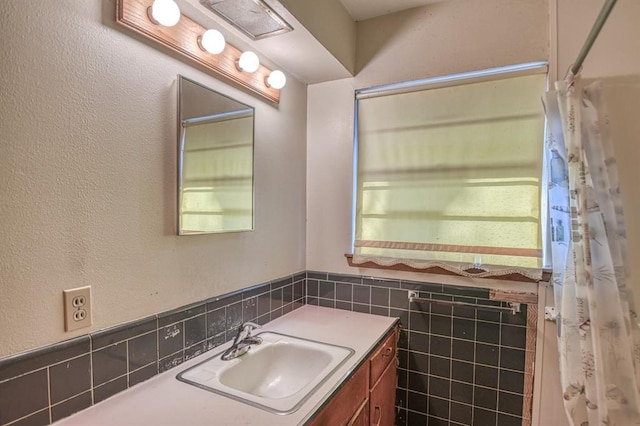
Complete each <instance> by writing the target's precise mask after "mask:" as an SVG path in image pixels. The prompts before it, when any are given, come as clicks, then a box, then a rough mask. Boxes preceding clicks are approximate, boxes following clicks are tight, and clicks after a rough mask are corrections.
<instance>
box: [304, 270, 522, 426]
mask: <svg viewBox="0 0 640 426" xmlns="http://www.w3.org/2000/svg"><path fill="white" fill-rule="evenodd" d="M408 290H413V291H418V292H419V296H420V297H423V298H431V299H442V300H448V301H459V302H466V303H470V304H480V305H493V306H502V305H504V306H506V304H504V303H503V302H498V301H493V300H490V299H489V290H488V289H478V288H468V287H455V286H448V285H441V284H430V283H421V282H413V281H400V280H386V279H378V278H372V277H361V276H352V275H336V274H328V273H325V272H311V271H308V272H307V303H308V304H310V305H319V306H327V307H330V308H337V309H346V310H351V311H356V312H364V313H371V314H376V315H385V316H392V317H399V318H400V321H401V324H402V328H403V329H402V331H401V335H400V342H399V350H398V355H399V368H398V390H397V398H396V408H397V410H398V415H397V419H396V424H397V425H402V426H404V425H407V426H420V425H429V426H434V425H435V426H439V425H447V426H461V425H474V426H512V425H518V426H520V425H522V407H523V393H524V392H523V389H524V371H525V346H526V319H527V312H526V311H527V307H526V305H522V308H521V312H520V313H518V314H517V315H512V314H510V313H501V312H492V311H484V310H476V309H471V308H467V307H450V306H443V305H437V304H426V303H411V304H410V303H409V300H408Z"/></svg>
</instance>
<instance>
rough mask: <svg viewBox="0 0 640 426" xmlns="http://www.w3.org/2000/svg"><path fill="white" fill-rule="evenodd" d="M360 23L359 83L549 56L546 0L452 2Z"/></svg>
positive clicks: (358, 38) (467, 69)
mask: <svg viewBox="0 0 640 426" xmlns="http://www.w3.org/2000/svg"><path fill="white" fill-rule="evenodd" d="M357 25H358V37H357V40H358V45H357V70H358V75H357V77H358V80H359V84H358V87H368V86H376V85H380V84H386V83H394V82H401V81H407V80H415V79H419V78H426V77H432V76H439V75H446V74H452V73H457V72H463V71H473V70H478V69H485V68H491V67H495V66H504V65H510V64H518V63H523V62H531V61H542V60H547V59H548V45H549V39H548V8H547V0H530V1H510V0H483V1H472V2H469V1H465V0H450V1H446V2H436V3H433V4H429V5H426V6H423V7H418V8H413V9H407V10H404V11H401V12H397V13H393V14H390V15H386V16H381V17H379V18H372V19H368V20H366V21H361V22H358V24H357Z"/></svg>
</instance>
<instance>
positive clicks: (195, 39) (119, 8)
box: [116, 0, 281, 104]
mask: <svg viewBox="0 0 640 426" xmlns="http://www.w3.org/2000/svg"><path fill="white" fill-rule="evenodd" d="M155 1H158V0H155ZM161 1H164V2H167V1H169V2H172V3H173V1H172V0H161ZM153 5H154V0H117V1H116V21H117V22H118V23H119V24H121V25H123V26H125V27H127V28H129V29H132V30H133V31H135V32H137V33H138V34H141V35H143V36H145V37H148V38H150V39H152V40H154V41H156V42H158V43H160V44H162V45H164V46H166V47H168V48H170V49H171V50H173V51H174V52H177V53H179V54H181V55H183V56H184V57H186V58H188V59H190V60H192V61H194V62H196V63H198V64H199V65H201V66H203V67H205V68H206V69H208V70H209V71H212V72H213V73H214V74H216V75H220V76H223V77H226V78H228V79H229V80H231V81H233V82H234V83H236V84H239V85H240V86H243V87H245V88H247V89H249V90H251V91H252V92H254V93H256V94H257V95H259V96H261V97H263V98H264V99H266V100H268V101H270V102H273V103H276V104H277V103H279V102H280V90H279V89H280V88H277V85H272V84H269V83H268V81H269V77H270V75H272V70H270V69H269V68H267V67H265V66H264V65H262V64H260V63H259V61H258V64H257V67H256V68H255V71H251V69H240V68H239V67H238V66H237V61H238V60H239V59H240V57H241V56H242V54H243V52H242V51H240V50H239V49H237V48H236V47H234V46H232V45H230V44H229V43H226V44H225V46H224V48H223V50H222V51H221V52H220V53H218V54H212V53H209V52H208V51H206V50H204V49H203V46H202V35H203V34H204V33H205V32H206V31H207V30H208V29H207V28H204V27H202V26H201V25H199V24H198V23H196V22H195V21H193V20H191V19H190V18H189V17H187V16H185V15H182V14H181V15H180V16H179V19H178V21H177V22H176V23H175V24H173V25H172V26H166V25H163V24H162V23H160V22H159V21H158V20H157V19H152V18H151V17H150V16H151V15H149V13H150V12H149V11H150V10H151V8H152V6H153ZM176 7H177V5H176ZM178 10H179V9H178ZM164 22H165V23H173V22H172V21H171V20H169V21H164ZM244 53H246V52H244ZM254 55H255V54H254ZM256 58H257V56H256ZM254 65H255V64H254ZM278 72H279V71H277V70H276V71H274V73H276V75H279V74H277V73H278ZM280 73H281V72H280ZM272 80H273V78H272Z"/></svg>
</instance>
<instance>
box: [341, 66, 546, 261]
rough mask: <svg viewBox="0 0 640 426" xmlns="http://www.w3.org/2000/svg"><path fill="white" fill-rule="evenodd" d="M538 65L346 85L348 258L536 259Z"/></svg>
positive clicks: (540, 128)
mask: <svg viewBox="0 0 640 426" xmlns="http://www.w3.org/2000/svg"><path fill="white" fill-rule="evenodd" d="M546 70H547V67H546V63H534V64H523V65H520V66H512V67H505V68H499V69H491V70H485V71H481V72H475V73H468V74H461V75H453V76H447V77H441V78H435V79H429V80H423V81H418V82H410V83H404V84H397V85H389V86H384V87H377V88H372V89H365V90H360V91H358V92H356V138H355V154H356V155H355V169H356V173H355V179H354V194H355V200H354V221H353V222H354V224H353V225H354V235H353V250H354V252H353V253H354V259H355V258H356V257H357V256H359V257H360V258H361V259H363V258H364V259H378V260H380V259H383V260H392V261H393V260H398V259H400V260H402V259H411V260H419V261H424V260H427V261H440V262H444V263H461V264H463V265H466V266H469V265H471V264H476V265H477V264H478V263H481V264H482V265H503V266H512V267H525V268H540V267H541V266H542V231H541V226H540V224H541V223H544V222H542V221H541V213H540V212H541V208H540V204H541V184H542V179H541V176H542V160H543V151H544V149H543V148H544V143H543V142H544V126H545V123H544V111H543V108H542V103H541V100H540V99H541V96H542V94H543V93H544V92H545V90H546V80H547V77H546Z"/></svg>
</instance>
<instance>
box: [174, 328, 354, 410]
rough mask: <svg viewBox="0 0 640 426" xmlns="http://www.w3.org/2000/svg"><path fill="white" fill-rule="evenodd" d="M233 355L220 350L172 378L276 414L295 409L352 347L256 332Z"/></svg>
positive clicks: (350, 353)
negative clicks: (249, 344) (246, 346)
mask: <svg viewBox="0 0 640 426" xmlns="http://www.w3.org/2000/svg"><path fill="white" fill-rule="evenodd" d="M258 336H260V337H262V343H261V344H259V345H252V347H251V349H250V350H249V352H247V353H246V354H244V355H242V356H241V357H239V358H236V359H233V360H230V361H223V360H222V359H220V355H221V354H222V353H219V354H216V355H215V356H213V357H212V358H209V359H208V360H206V361H203V362H201V363H200V364H197V365H195V366H193V367H191V368H190V369H188V370H186V371H184V372H182V373H180V374H178V376H177V378H178V380H181V381H183V382H186V383H189V384H192V385H195V386H198V387H200V388H202V389H206V390H209V391H212V392H216V393H219V394H222V395H225V396H227V397H230V398H233V399H235V400H238V401H241V402H244V403H247V404H251V405H254V406H256V407H259V408H262V409H265V410H267V411H271V412H274V413H279V414H289V413H292V412H294V411H295V410H297V409H298V408H299V407H300V406H301V405H302V403H304V401H305V400H306V399H307V398H308V397H310V396H311V395H312V394H313V392H314V391H315V390H316V389H317V388H318V387H319V386H320V385H321V384H322V383H324V381H325V380H326V379H328V378H329V377H330V376H331V374H332V373H333V372H334V371H335V370H336V369H337V368H338V367H340V365H342V364H343V363H344V362H345V361H346V360H347V359H349V357H351V356H352V355H353V353H354V351H353V349H351V348H346V347H343V346H336V345H331V344H327V343H321V342H317V341H313V340H307V339H302V338H299V337H293V336H287V335H284V334H279V333H273V332H264V333H260V334H258Z"/></svg>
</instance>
